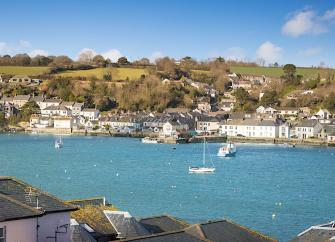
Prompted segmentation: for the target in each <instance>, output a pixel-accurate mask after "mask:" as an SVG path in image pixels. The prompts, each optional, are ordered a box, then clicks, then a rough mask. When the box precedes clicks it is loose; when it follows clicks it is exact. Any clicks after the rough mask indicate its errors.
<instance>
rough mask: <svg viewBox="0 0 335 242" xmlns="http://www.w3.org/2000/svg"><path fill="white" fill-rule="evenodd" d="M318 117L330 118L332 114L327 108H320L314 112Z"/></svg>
mask: <svg viewBox="0 0 335 242" xmlns="http://www.w3.org/2000/svg"><path fill="white" fill-rule="evenodd" d="M315 115H316V116H318V117H320V119H330V118H331V117H332V114H331V113H330V112H329V111H328V110H327V109H320V110H319V111H318V112H317V113H316V114H315Z"/></svg>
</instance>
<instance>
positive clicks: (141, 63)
mask: <svg viewBox="0 0 335 242" xmlns="http://www.w3.org/2000/svg"><path fill="white" fill-rule="evenodd" d="M133 65H136V66H148V65H150V60H149V59H148V58H142V59H140V60H137V61H134V62H133Z"/></svg>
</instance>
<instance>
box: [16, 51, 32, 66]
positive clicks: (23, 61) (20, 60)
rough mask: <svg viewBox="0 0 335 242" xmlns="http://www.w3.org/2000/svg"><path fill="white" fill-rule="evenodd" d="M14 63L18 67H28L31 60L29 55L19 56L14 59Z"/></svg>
mask: <svg viewBox="0 0 335 242" xmlns="http://www.w3.org/2000/svg"><path fill="white" fill-rule="evenodd" d="M12 62H13V64H14V65H17V66H28V65H30V62H31V59H30V57H29V55H27V54H17V55H15V56H13V57H12Z"/></svg>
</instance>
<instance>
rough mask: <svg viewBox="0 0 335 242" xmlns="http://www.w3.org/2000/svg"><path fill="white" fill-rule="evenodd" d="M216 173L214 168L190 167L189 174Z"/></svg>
mask: <svg viewBox="0 0 335 242" xmlns="http://www.w3.org/2000/svg"><path fill="white" fill-rule="evenodd" d="M214 171H215V168H214V167H189V168H188V172H189V173H212V172H214Z"/></svg>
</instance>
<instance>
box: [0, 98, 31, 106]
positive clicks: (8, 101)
mask: <svg viewBox="0 0 335 242" xmlns="http://www.w3.org/2000/svg"><path fill="white" fill-rule="evenodd" d="M30 100H31V96H30V95H17V96H15V97H2V98H1V100H0V103H1V104H3V105H5V104H12V105H14V106H15V107H16V108H18V109H21V108H22V107H23V105H25V104H26V103H27V102H29V101H30Z"/></svg>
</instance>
